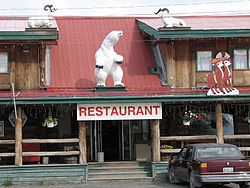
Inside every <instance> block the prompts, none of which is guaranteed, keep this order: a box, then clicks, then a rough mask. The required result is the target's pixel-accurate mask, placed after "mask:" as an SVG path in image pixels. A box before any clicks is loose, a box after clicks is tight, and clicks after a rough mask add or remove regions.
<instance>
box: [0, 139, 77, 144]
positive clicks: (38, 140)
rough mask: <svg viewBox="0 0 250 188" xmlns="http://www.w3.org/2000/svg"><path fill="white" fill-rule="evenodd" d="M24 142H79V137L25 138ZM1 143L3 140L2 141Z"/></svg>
mask: <svg viewBox="0 0 250 188" xmlns="http://www.w3.org/2000/svg"><path fill="white" fill-rule="evenodd" d="M22 142H23V143H25V144H27V143H40V144H60V143H78V142H79V139H78V138H66V139H23V140H22ZM0 144H1V141H0Z"/></svg>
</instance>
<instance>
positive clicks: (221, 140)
mask: <svg viewBox="0 0 250 188" xmlns="http://www.w3.org/2000/svg"><path fill="white" fill-rule="evenodd" d="M215 114H216V130H217V142H218V143H224V138H223V121H222V105H221V103H219V104H216V106H215Z"/></svg>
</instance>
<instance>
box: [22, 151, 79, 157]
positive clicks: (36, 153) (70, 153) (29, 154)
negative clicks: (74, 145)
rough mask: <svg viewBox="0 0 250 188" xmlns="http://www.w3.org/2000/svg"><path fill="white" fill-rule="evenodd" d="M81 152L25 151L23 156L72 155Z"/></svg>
mask: <svg viewBox="0 0 250 188" xmlns="http://www.w3.org/2000/svg"><path fill="white" fill-rule="evenodd" d="M79 153H80V152H79V151H51V152H49V151H46V152H23V156H71V155H79Z"/></svg>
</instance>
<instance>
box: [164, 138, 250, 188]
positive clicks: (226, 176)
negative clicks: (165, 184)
mask: <svg viewBox="0 0 250 188" xmlns="http://www.w3.org/2000/svg"><path fill="white" fill-rule="evenodd" d="M168 170H169V181H170V183H179V182H180V181H187V182H189V183H190V188H194V187H202V185H204V184H206V183H221V184H227V183H237V184H239V186H240V188H246V187H247V188H249V182H250V160H248V159H246V158H245V157H244V156H243V155H242V153H241V152H240V150H239V149H238V148H237V147H236V146H234V145H231V144H215V143H206V144H189V145H186V146H184V147H183V148H182V149H181V151H180V152H179V154H178V155H176V156H173V157H172V159H171V160H170V161H169V167H168Z"/></svg>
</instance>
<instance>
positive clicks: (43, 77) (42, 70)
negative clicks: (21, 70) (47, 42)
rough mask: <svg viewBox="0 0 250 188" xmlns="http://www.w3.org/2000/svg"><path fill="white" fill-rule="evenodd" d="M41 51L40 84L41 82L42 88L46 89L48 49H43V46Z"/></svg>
mask: <svg viewBox="0 0 250 188" xmlns="http://www.w3.org/2000/svg"><path fill="white" fill-rule="evenodd" d="M39 49H40V51H39V53H40V55H39V57H40V59H39V61H40V67H39V68H40V78H39V79H40V80H39V82H40V86H41V87H45V85H46V74H45V54H46V52H45V51H46V47H43V46H40V48H39Z"/></svg>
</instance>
